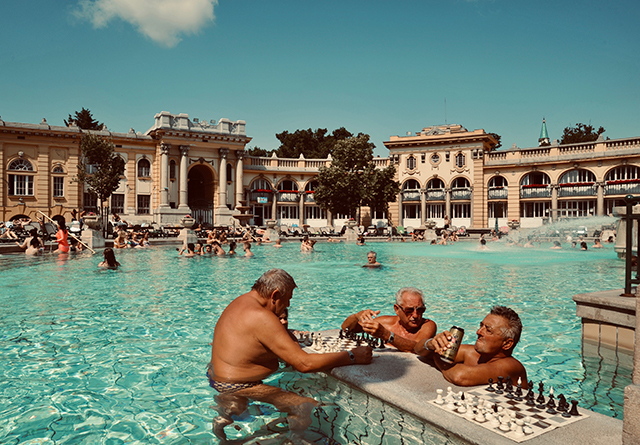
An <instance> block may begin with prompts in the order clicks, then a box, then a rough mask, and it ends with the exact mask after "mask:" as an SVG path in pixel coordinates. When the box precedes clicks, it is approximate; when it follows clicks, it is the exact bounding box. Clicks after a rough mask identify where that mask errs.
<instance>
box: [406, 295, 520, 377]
mask: <svg viewBox="0 0 640 445" xmlns="http://www.w3.org/2000/svg"><path fill="white" fill-rule="evenodd" d="M521 333H522V322H521V321H520V317H519V316H518V314H517V313H516V312H515V311H513V310H512V309H509V308H507V307H505V306H494V307H493V308H491V311H490V312H489V314H488V315H487V316H486V317H485V318H484V320H482V321H481V322H480V328H479V329H478V330H477V331H476V335H477V336H478V338H477V340H476V343H475V345H473V346H472V345H459V349H458V353H457V354H456V356H455V358H454V359H453V363H448V362H447V361H444V360H442V358H441V356H442V355H444V354H445V353H446V351H447V350H449V349H450V348H451V347H452V346H453V345H454V344H455V338H454V337H453V336H452V335H451V332H449V331H443V332H440V333H439V334H437V335H436V336H435V337H433V338H429V339H428V340H425V341H424V342H422V343H418V344H416V346H415V348H414V352H415V353H416V354H419V355H421V356H424V357H432V358H433V361H434V363H435V365H436V367H437V368H438V369H439V370H440V371H441V372H442V375H443V377H444V378H445V379H446V380H447V381H449V382H451V383H453V384H455V385H458V386H476V385H483V384H486V383H487V382H488V381H489V379H490V378H491V379H493V380H494V381H497V380H498V377H507V376H509V377H511V380H512V381H517V380H518V379H522V382H523V387H524V388H525V389H526V388H527V382H528V380H527V371H526V370H525V368H524V366H523V365H522V363H520V362H519V361H518V360H516V359H515V358H514V357H512V353H513V349H514V348H515V347H516V345H517V344H518V341H519V340H520V334H521Z"/></svg>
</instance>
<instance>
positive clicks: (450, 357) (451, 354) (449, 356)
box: [440, 326, 464, 363]
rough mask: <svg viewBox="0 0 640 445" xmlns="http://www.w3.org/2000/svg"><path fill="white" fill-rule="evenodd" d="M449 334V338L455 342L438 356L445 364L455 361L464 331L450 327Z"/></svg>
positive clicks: (456, 327)
mask: <svg viewBox="0 0 640 445" xmlns="http://www.w3.org/2000/svg"><path fill="white" fill-rule="evenodd" d="M449 332H451V336H452V337H453V338H454V339H455V342H454V343H453V345H451V347H450V348H449V349H447V350H446V352H445V353H444V354H442V355H441V356H440V358H441V359H442V360H443V361H445V362H447V363H453V361H454V360H455V359H456V355H457V354H458V348H459V347H460V344H461V343H462V337H464V329H462V328H459V327H458V326H451V329H449Z"/></svg>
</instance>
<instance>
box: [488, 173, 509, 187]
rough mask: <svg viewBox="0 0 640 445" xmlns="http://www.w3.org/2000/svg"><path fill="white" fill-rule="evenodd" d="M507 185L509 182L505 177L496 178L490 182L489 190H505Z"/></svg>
mask: <svg viewBox="0 0 640 445" xmlns="http://www.w3.org/2000/svg"><path fill="white" fill-rule="evenodd" d="M507 185H508V184H507V180H506V179H505V178H504V177H503V176H494V177H493V178H491V179H490V180H489V188H494V189H498V188H504V187H506V186H507Z"/></svg>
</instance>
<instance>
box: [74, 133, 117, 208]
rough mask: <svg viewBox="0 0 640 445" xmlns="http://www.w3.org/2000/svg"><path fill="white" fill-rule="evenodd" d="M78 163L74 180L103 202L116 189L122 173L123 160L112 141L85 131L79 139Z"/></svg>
mask: <svg viewBox="0 0 640 445" xmlns="http://www.w3.org/2000/svg"><path fill="white" fill-rule="evenodd" d="M80 151H81V156H80V164H79V165H78V174H77V176H76V178H75V180H76V181H78V182H80V183H83V184H86V185H87V186H88V190H87V191H88V192H90V193H92V194H94V195H96V196H97V197H98V198H99V199H100V201H101V202H105V201H106V200H107V199H109V197H110V196H111V194H112V193H113V192H114V191H116V189H117V188H118V185H119V184H120V177H121V176H122V175H124V160H123V159H122V158H121V157H120V156H118V155H117V154H116V153H115V147H114V145H113V142H111V141H110V140H108V139H104V138H103V137H101V136H97V135H93V134H88V133H85V134H83V135H82V140H81V141H80Z"/></svg>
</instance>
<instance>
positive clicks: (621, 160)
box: [0, 111, 640, 229]
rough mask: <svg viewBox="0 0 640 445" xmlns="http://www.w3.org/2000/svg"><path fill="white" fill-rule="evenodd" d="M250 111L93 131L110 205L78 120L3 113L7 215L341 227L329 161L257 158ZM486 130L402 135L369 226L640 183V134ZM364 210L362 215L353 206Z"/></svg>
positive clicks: (567, 211) (162, 116)
mask: <svg viewBox="0 0 640 445" xmlns="http://www.w3.org/2000/svg"><path fill="white" fill-rule="evenodd" d="M245 127H246V123H245V122H244V121H242V120H238V121H230V120H229V119H224V118H223V119H220V120H218V121H217V122H216V121H206V120H200V119H196V118H193V119H191V118H189V116H188V115H187V114H171V113H169V112H166V111H163V112H161V113H158V114H156V115H155V117H154V124H153V126H152V127H151V128H150V129H149V130H147V131H146V132H145V133H140V132H135V131H134V130H133V129H131V130H130V131H129V132H128V133H116V132H110V131H108V130H107V129H104V130H102V131H90V132H91V133H95V134H98V135H101V136H104V137H106V138H110V139H111V140H112V141H113V143H114V145H115V147H116V152H117V154H118V155H119V156H121V157H122V158H123V160H124V161H125V165H126V167H125V173H124V175H123V177H122V179H121V182H120V186H119V188H118V190H116V191H115V192H114V194H113V195H112V197H111V198H110V202H108V203H98V202H96V201H95V199H94V198H92V196H91V194H89V193H87V192H86V190H84V187H83V186H82V185H81V184H78V183H77V182H75V181H74V177H75V175H76V171H77V166H78V161H79V155H80V140H81V137H82V134H83V132H87V130H80V129H79V128H78V127H73V126H72V127H63V126H51V125H49V124H48V123H47V122H46V120H44V119H43V120H42V122H41V123H40V124H25V123H15V122H4V121H2V120H1V119H0V161H1V165H2V169H1V171H0V176H1V179H2V188H1V189H0V204H1V205H0V207H1V209H0V211H1V212H2V214H1V215H0V220H3V221H8V220H11V219H12V218H17V217H21V216H26V217H31V218H35V217H36V216H37V215H38V211H42V212H44V213H46V214H47V215H49V216H50V217H52V216H55V215H62V216H65V218H67V220H68V219H69V218H70V214H71V211H72V210H74V209H77V210H82V209H84V210H86V211H94V212H97V211H98V206H99V205H103V206H104V207H108V209H109V212H112V213H113V212H115V213H118V214H119V215H120V216H121V217H122V218H123V219H124V220H126V221H128V222H132V223H133V224H140V223H152V222H155V223H158V224H163V225H164V224H174V223H177V222H178V221H179V219H180V218H181V217H183V216H184V215H186V214H190V215H192V216H193V217H194V218H195V219H196V221H198V222H202V223H208V224H211V225H216V226H219V225H230V224H234V223H237V220H236V219H235V218H234V217H233V215H237V214H239V213H241V211H246V212H247V213H249V214H251V215H253V218H252V219H251V220H250V223H252V224H254V225H258V226H262V225H264V224H265V221H266V220H270V219H274V220H276V221H277V224H278V225H280V226H300V227H302V226H303V225H308V226H311V227H323V226H333V227H334V228H336V229H339V228H340V227H341V226H342V224H343V223H344V221H345V220H346V219H347V218H349V216H350V215H332V214H331V213H330V212H328V211H325V210H323V209H321V208H320V207H319V206H318V205H317V204H316V203H315V200H314V191H315V188H316V186H317V181H316V177H317V174H318V169H319V167H321V166H323V165H327V166H328V165H330V163H331V158H328V159H305V158H304V157H303V156H301V157H300V158H298V159H283V158H278V157H276V156H275V155H274V156H270V157H253V156H247V154H246V152H245V147H246V145H247V143H249V142H250V141H251V138H250V137H248V136H247V135H246V128H245ZM496 144H497V141H496V139H494V137H493V136H492V135H491V134H488V133H486V132H485V131H484V130H482V129H479V130H474V131H468V130H467V129H465V128H464V127H462V126H461V125H441V126H432V127H427V128H424V129H423V130H421V131H420V132H417V133H415V134H407V135H406V136H392V137H390V138H389V140H388V141H385V142H384V145H385V146H386V147H387V148H388V149H389V157H387V158H376V159H375V160H374V162H375V163H376V165H377V166H378V167H381V168H382V167H385V166H387V165H389V164H393V165H395V166H396V175H397V176H396V179H397V180H398V181H399V182H400V184H401V189H402V190H401V192H400V194H399V196H398V199H397V200H396V202H394V203H390V205H389V213H388V214H387V215H385V214H371V213H370V212H369V210H368V209H366V208H363V209H362V211H361V224H362V225H365V226H368V225H370V224H374V225H375V224H377V223H379V222H380V223H383V224H384V223H386V222H387V221H390V222H391V223H392V224H393V225H396V226H404V227H414V228H418V227H420V226H425V225H427V226H428V225H435V226H438V227H442V226H443V225H444V222H445V217H448V218H449V219H450V220H451V224H452V225H454V226H465V227H467V228H474V229H482V228H490V227H494V226H495V225H496V224H498V225H500V226H504V225H507V223H509V222H510V221H514V220H516V221H518V223H519V224H520V225H521V226H522V227H537V226H540V225H542V224H544V223H545V222H548V221H553V220H557V219H561V218H576V217H587V216H595V215H609V214H611V212H612V209H613V207H614V206H615V205H620V203H621V200H622V198H623V197H624V196H625V195H627V194H634V193H635V194H637V193H640V172H639V169H638V166H639V165H640V137H636V138H625V139H615V140H604V139H602V138H601V139H599V140H597V141H595V142H590V143H584V144H572V145H559V144H558V143H557V142H556V141H554V142H553V143H550V142H549V140H548V137H547V135H546V126H545V124H544V122H543V130H542V133H541V138H540V141H539V145H538V146H536V147H531V148H518V147H515V146H514V147H511V148H509V149H506V150H505V149H496V148H495V146H496ZM353 216H356V215H353Z"/></svg>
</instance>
